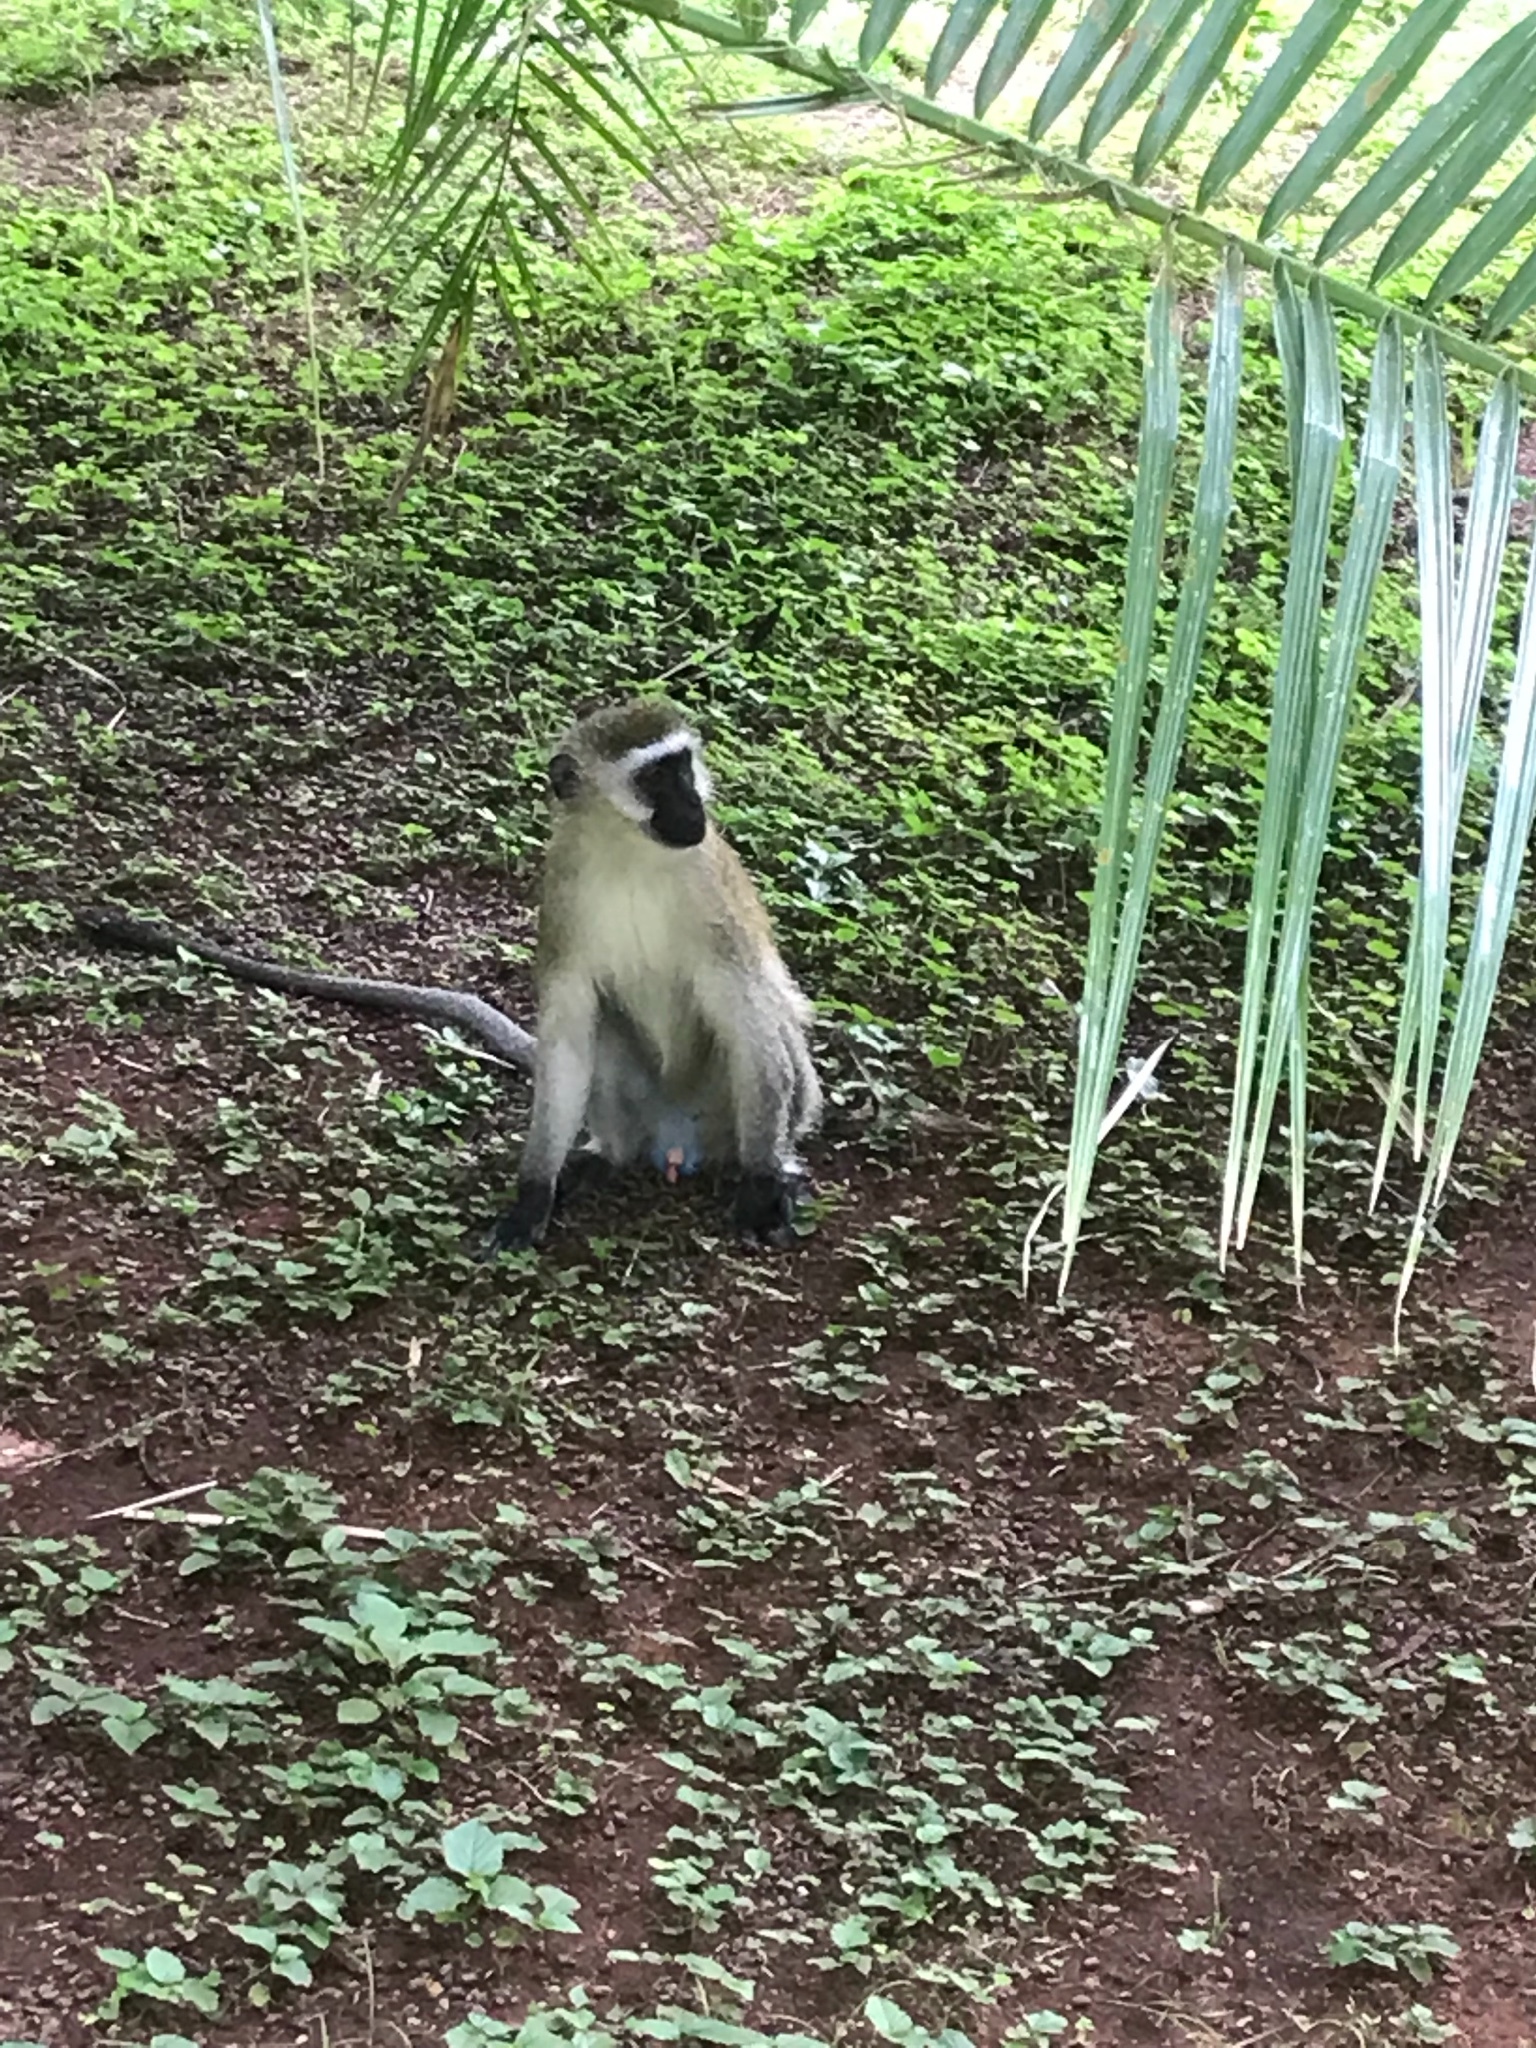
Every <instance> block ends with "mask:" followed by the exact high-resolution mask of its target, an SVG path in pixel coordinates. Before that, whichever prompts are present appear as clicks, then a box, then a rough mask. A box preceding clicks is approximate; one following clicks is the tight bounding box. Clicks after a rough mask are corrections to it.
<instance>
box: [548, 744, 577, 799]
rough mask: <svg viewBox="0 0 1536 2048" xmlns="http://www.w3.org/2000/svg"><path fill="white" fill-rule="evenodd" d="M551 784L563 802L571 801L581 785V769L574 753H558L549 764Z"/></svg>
mask: <svg viewBox="0 0 1536 2048" xmlns="http://www.w3.org/2000/svg"><path fill="white" fill-rule="evenodd" d="M549 786H550V788H551V789H552V790H553V791H554V793H555V795H556V796H557V797H559V799H560V801H561V803H563V804H566V803H569V802H570V800H571V798H572V797H573V796H574V795H575V794H576V792H577V790H578V789H580V787H581V770H580V769H579V768H578V767H577V766H576V756H575V755H574V754H556V756H555V757H554V759H553V760H552V761H551V762H550V764H549Z"/></svg>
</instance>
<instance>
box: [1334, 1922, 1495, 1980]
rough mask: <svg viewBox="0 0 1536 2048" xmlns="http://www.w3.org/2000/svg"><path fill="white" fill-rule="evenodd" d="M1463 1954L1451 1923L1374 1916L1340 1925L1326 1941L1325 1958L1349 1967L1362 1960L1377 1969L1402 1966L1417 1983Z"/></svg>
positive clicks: (1397, 1968)
mask: <svg viewBox="0 0 1536 2048" xmlns="http://www.w3.org/2000/svg"><path fill="white" fill-rule="evenodd" d="M1460 1954H1461V1944H1460V1943H1459V1942H1458V1941H1456V1940H1455V1939H1454V1938H1453V1937H1452V1934H1451V1931H1450V1929H1449V1928H1448V1927H1439V1926H1437V1925H1436V1924H1435V1923H1434V1922H1433V1921H1430V1920H1412V1921H1390V1922H1388V1923H1386V1924H1385V1925H1379V1924H1378V1923H1376V1922H1375V1921H1370V1920H1350V1921H1348V1922H1347V1923H1346V1924H1345V1925H1344V1926H1343V1927H1336V1928H1335V1929H1334V1931H1333V1933H1332V1934H1330V1935H1329V1937H1328V1939H1327V1940H1326V1941H1325V1942H1324V1944H1323V1955H1324V1958H1325V1959H1326V1960H1327V1961H1328V1962H1330V1963H1332V1964H1333V1965H1334V1967H1335V1968H1336V1969H1341V1970H1348V1969H1354V1968H1358V1967H1359V1966H1361V1965H1362V1964H1363V1965H1365V1966H1366V1967H1368V1968H1371V1969H1376V1970H1391V1971H1393V1972H1394V1973H1395V1972H1396V1971H1398V1970H1401V1971H1402V1972H1403V1974H1404V1975H1405V1976H1409V1977H1411V1978H1412V1979H1413V1981H1414V1983H1415V1984H1428V1983H1430V1982H1431V1980H1432V1979H1433V1977H1434V1974H1435V1968H1436V1966H1437V1965H1438V1964H1440V1963H1447V1962H1452V1961H1454V1960H1455V1958H1456V1957H1457V1956H1459V1955H1460Z"/></svg>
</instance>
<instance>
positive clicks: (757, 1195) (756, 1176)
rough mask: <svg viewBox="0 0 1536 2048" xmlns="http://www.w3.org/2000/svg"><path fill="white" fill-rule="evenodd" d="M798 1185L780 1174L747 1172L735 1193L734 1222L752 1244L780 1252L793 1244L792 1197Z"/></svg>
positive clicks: (793, 1219)
mask: <svg viewBox="0 0 1536 2048" xmlns="http://www.w3.org/2000/svg"><path fill="white" fill-rule="evenodd" d="M798 1192H799V1183H798V1182H795V1181H792V1180H789V1179H788V1178H786V1176H785V1175H783V1174H781V1173H748V1174H744V1175H743V1176H742V1180H741V1185H740V1186H739V1187H738V1188H737V1190H736V1209H735V1215H734V1218H733V1220H734V1222H735V1225H736V1230H737V1233H738V1235H740V1236H741V1237H744V1238H746V1239H747V1241H748V1242H749V1243H751V1244H771V1245H773V1246H775V1247H776V1248H778V1249H779V1250H781V1251H782V1250H783V1249H784V1248H785V1247H786V1246H788V1245H792V1244H794V1243H795V1242H796V1239H795V1196H796V1194H797V1193H798Z"/></svg>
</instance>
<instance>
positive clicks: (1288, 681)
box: [1220, 271, 1344, 1265]
mask: <svg viewBox="0 0 1536 2048" xmlns="http://www.w3.org/2000/svg"><path fill="white" fill-rule="evenodd" d="M1276 297H1277V302H1278V304H1279V306H1280V309H1281V311H1280V316H1279V317H1278V318H1277V319H1276V321H1275V340H1276V343H1277V345H1278V347H1279V349H1280V356H1281V362H1282V364H1283V365H1284V366H1285V372H1286V384H1287V390H1288V393H1290V394H1292V397H1291V403H1290V408H1289V409H1290V429H1291V432H1290V443H1291V474H1292V477H1293V479H1294V481H1295V486H1296V495H1295V502H1294V504H1293V506H1292V508H1291V540H1290V563H1289V567H1288V569H1287V572H1286V579H1285V604H1284V611H1283V614H1282V619H1281V627H1280V657H1279V662H1278V664H1277V666H1276V670H1275V698H1274V709H1273V712H1272V714H1271V719H1270V728H1269V751H1268V757H1267V759H1266V762H1265V767H1264V800H1263V804H1262V806H1261V808H1260V811H1259V838H1258V849H1257V852H1256V853H1255V855H1254V871H1253V888H1252V892H1251V895H1250V898H1249V904H1248V941H1247V958H1246V961H1245V963H1244V970H1243V993H1242V1014H1241V1019H1240V1021H1239V1025H1238V1037H1237V1076H1236V1080H1235V1082H1234V1085H1233V1090H1232V1122H1231V1132H1230V1137H1229V1141H1228V1147H1227V1170H1226V1178H1225V1182H1224V1186H1223V1191H1222V1204H1221V1238H1220V1256H1221V1261H1222V1263H1223V1265H1224V1264H1225V1263H1226V1258H1227V1253H1228V1251H1229V1249H1230V1247H1231V1246H1232V1244H1233V1242H1234V1241H1235V1240H1236V1239H1237V1237H1238V1210H1239V1204H1240V1199H1241V1191H1242V1185H1243V1176H1244V1169H1245V1160H1246V1157H1247V1154H1248V1151H1249V1149H1250V1148H1252V1149H1255V1150H1257V1151H1258V1152H1259V1153H1260V1154H1262V1151H1263V1142H1264V1137H1265V1135H1266V1133H1265V1132H1264V1131H1263V1130H1262V1129H1261V1128H1259V1127H1258V1124H1257V1123H1256V1124H1255V1126H1254V1128H1253V1130H1252V1132H1251V1134H1250V1128H1249V1124H1250V1117H1251V1115H1252V1112H1253V1094H1254V1086H1255V1082H1256V1079H1257V1076H1258V1068H1259V1060H1260V1057H1261V1054H1262V1052H1263V1048H1264V1027H1265V1020H1266V1008H1267V1006H1268V1004H1269V995H1270V989H1269V981H1270V961H1271V959H1272V957H1273V951H1274V945H1275V938H1276V929H1275V927H1276V918H1277V915H1278V912H1279V907H1280V901H1281V897H1282V894H1283V891H1284V885H1285V879H1286V875H1287V873H1288V872H1289V870H1290V868H1291V865H1292V862H1293V859H1294V853H1295V846H1296V839H1297V829H1298V820H1299V819H1300V817H1301V815H1302V812H1303V809H1304V799H1305V792H1306V788H1307V784H1308V780H1309V778H1310V776H1311V774H1312V772H1313V746H1312V743H1313V733H1314V728H1315V726H1316V723H1317V711H1318V706H1317V689H1316V680H1317V644H1318V638H1319V633H1320V630H1321V624H1322V614H1323V584H1324V578H1325V576H1326V573H1327V568H1328V541H1329V528H1330V522H1331V518H1332V512H1333V494H1334V488H1335V484H1336V481H1337V477H1338V467H1339V458H1340V455H1341V453H1342V451H1343V446H1344V406H1343V387H1342V384H1341V381H1340V376H1339V361H1338V343H1337V338H1336V336H1335V333H1334V325H1333V314H1332V311H1331V309H1330V308H1329V305H1328V302H1327V300H1326V298H1325V297H1324V296H1323V292H1322V289H1321V286H1319V285H1317V284H1316V283H1314V285H1313V287H1312V290H1311V291H1310V293H1309V294H1308V296H1307V298H1306V301H1305V303H1304V304H1298V303H1297V293H1296V287H1295V286H1294V284H1293V283H1292V282H1291V279H1290V277H1289V275H1288V274H1287V273H1286V272H1285V271H1282V272H1281V273H1280V275H1279V278H1278V279H1277V293H1276ZM1296 1014H1297V1017H1299V1016H1300V1014H1301V1012H1300V1011H1299V1009H1298V1011H1297V1013H1296ZM1271 1030H1273V1020H1271ZM1281 1042H1282V1044H1286V1045H1288V1043H1289V1032H1287V1034H1286V1037H1285V1038H1284V1039H1282V1041H1281ZM1293 1110H1294V1105H1293Z"/></svg>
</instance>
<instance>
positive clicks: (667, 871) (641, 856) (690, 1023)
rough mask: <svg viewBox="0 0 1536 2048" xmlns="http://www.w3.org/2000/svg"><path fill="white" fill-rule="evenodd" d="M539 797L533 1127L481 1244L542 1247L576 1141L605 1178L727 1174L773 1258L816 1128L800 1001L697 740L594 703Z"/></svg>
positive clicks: (648, 701)
mask: <svg viewBox="0 0 1536 2048" xmlns="http://www.w3.org/2000/svg"><path fill="white" fill-rule="evenodd" d="M549 784H550V790H551V793H552V795H553V799H554V805H555V820H554V829H553V831H552V833H551V835H550V841H549V851H548V855H547V857H546V863H545V873H544V889H543V895H542V898H541V901H540V906H539V944H538V961H537V980H538V989H539V1029H538V1053H537V1056H536V1060H535V1066H534V1084H533V1116H532V1120H531V1122H530V1125H529V1130H528V1141H527V1144H526V1146H525V1147H524V1151H523V1159H522V1165H521V1168H520V1170H519V1174H518V1183H517V1198H516V1200H515V1201H514V1203H513V1205H512V1207H511V1208H510V1209H509V1210H507V1211H506V1213H505V1214H504V1215H503V1216H501V1217H500V1218H498V1220H497V1222H496V1225H495V1227H494V1230H493V1233H492V1237H493V1242H494V1243H495V1244H496V1245H497V1246H501V1247H507V1248H517V1247H525V1246H529V1245H535V1244H537V1243H538V1242H539V1241H540V1239H541V1238H542V1237H543V1236H544V1233H545V1231H546V1230H547V1228H548V1226H549V1219H550V1216H551V1213H552V1211H553V1208H554V1202H555V1193H556V1188H557V1185H558V1182H559V1176H560V1171H561V1168H562V1167H563V1166H564V1164H565V1162H566V1159H567V1158H568V1156H569V1154H570V1152H571V1149H572V1147H573V1146H574V1145H575V1143H576V1140H577V1137H578V1135H579V1134H580V1132H581V1130H582V1128H583V1126H585V1128H586V1130H587V1133H588V1145H589V1149H590V1150H592V1151H593V1152H596V1153H597V1154H599V1155H600V1156H601V1157H602V1158H604V1159H607V1160H610V1161H612V1162H613V1163H614V1164H615V1165H619V1166H627V1165H630V1164H633V1163H634V1162H635V1161H637V1160H639V1159H641V1158H645V1157H648V1158H649V1159H650V1160H651V1162H652V1164H654V1165H655V1166H656V1167H657V1168H658V1169H660V1170H661V1171H663V1172H665V1173H666V1175H667V1177H668V1178H669V1179H675V1178H676V1177H677V1175H678V1174H679V1173H690V1172H693V1171H695V1170H696V1169H697V1168H698V1167H699V1166H700V1165H702V1164H704V1163H705V1162H713V1163H716V1164H719V1165H722V1166H725V1167H727V1168H729V1169H731V1170H733V1171H734V1172H735V1174H736V1175H737V1189H736V1200H735V1223H736V1227H737V1229H738V1231H739V1232H740V1233H741V1235H742V1236H744V1237H747V1238H750V1239H754V1240H756V1241H759V1242H762V1243H768V1244H779V1245H782V1244H786V1243H788V1242H790V1241H791V1239H792V1237H793V1223H794V1213H795V1199H796V1194H797V1192H798V1190H799V1188H800V1187H801V1186H802V1185H803V1180H804V1175H803V1170H802V1169H801V1167H800V1164H799V1161H798V1159H797V1158H796V1156H795V1150H794V1148H795V1145H796V1144H797V1142H798V1141H799V1140H800V1139H801V1138H802V1137H803V1136H804V1135H805V1133H806V1132H807V1131H809V1130H810V1129H811V1127H812V1126H813V1125H814V1124H815V1122H816V1120H817V1118H818V1117H819V1115H820V1113H821V1086H820V1083H819V1082H818V1081H817V1078H816V1074H815V1070H814V1068H813V1067H812V1065H811V1057H810V1052H809V1049H808V1046H807V1043H806V1032H807V1028H808V1026H809V1024H810V1019H811V1011H810V1005H809V1004H808V1003H807V1002H806V1000H805V998H804V996H803V995H802V994H801V993H800V991H799V989H798V988H796V986H795V984H794V982H793V981H792V980H791V979H790V976H789V973H788V971H787V969H786V968H785V966H784V963H783V961H782V960H781V959H780V958H779V953H778V948H777V947H776V946H775V944H774V939H773V930H772V927H771V926H770V924H769V922H768V915H767V912H766V911H765V910H764V908H763V904H762V899H761V898H760V897H759V895H758V893H757V890H756V889H755V888H754V887H753V885H752V882H751V879H750V877H749V876H748V874H747V871H746V869H745V868H744V867H743V866H742V864H741V862H740V861H739V860H738V859H737V857H736V855H735V853H734V852H733V851H732V849H731V848H730V846H728V845H727V843H726V842H725V840H724V839H722V838H721V836H720V834H719V833H718V832H717V831H716V829H715V827H714V825H713V824H712V823H711V821H710V817H709V812H708V808H707V807H708V803H709V799H710V796H711V794H712V787H711V783H710V779H709V773H708V770H707V769H706V768H705V766H704V761H703V756H702V752H701V749H700V745H699V740H698V737H697V735H696V734H695V733H694V732H693V731H692V730H691V729H690V727H689V725H688V723H687V720H686V719H685V718H684V716H683V714H682V712H681V711H680V710H679V709H678V708H677V706H676V705H675V704H672V703H669V702H668V701H667V699H665V698H663V697H642V698H637V699H634V700H632V701H630V702H627V703H623V704H615V705H611V706H609V707H607V708H606V709H604V710H601V711H596V712H593V713H592V714H591V715H590V716H589V717H586V718H583V719H582V720H581V721H580V722H579V723H578V724H576V725H574V726H573V727H572V728H571V730H570V731H569V732H568V733H567V734H566V735H565V737H564V739H562V740H561V742H560V743H559V745H558V747H557V748H556V749H555V752H554V755H553V757H552V758H551V760H550V764H549Z"/></svg>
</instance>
